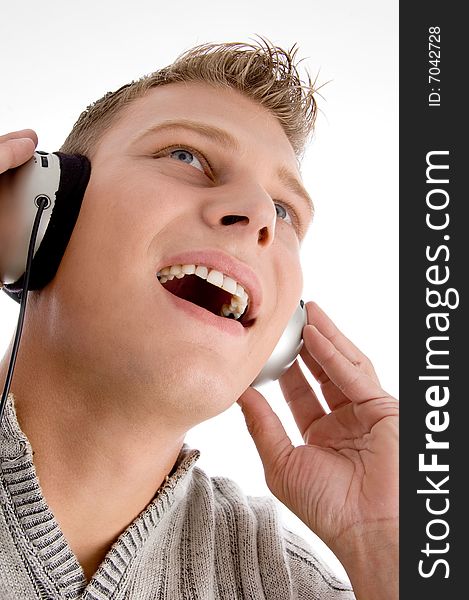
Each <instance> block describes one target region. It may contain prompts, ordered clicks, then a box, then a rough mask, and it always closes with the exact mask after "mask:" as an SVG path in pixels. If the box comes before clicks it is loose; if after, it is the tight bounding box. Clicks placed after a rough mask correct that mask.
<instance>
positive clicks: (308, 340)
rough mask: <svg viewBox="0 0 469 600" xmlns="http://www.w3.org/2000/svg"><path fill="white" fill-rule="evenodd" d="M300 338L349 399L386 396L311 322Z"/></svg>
mask: <svg viewBox="0 0 469 600" xmlns="http://www.w3.org/2000/svg"><path fill="white" fill-rule="evenodd" d="M303 339H304V342H305V346H306V347H307V348H308V352H309V353H310V354H311V356H312V358H313V359H314V360H315V361H316V363H317V364H318V365H319V366H320V367H321V368H322V370H323V371H324V373H325V374H326V375H327V377H328V378H329V380H330V381H331V382H332V383H333V384H334V385H335V386H336V387H337V388H338V389H339V390H340V392H341V393H342V394H343V395H344V396H345V397H346V398H348V399H349V400H351V401H352V402H357V403H360V402H366V401H367V400H372V399H375V398H383V397H385V396H387V395H388V394H386V392H384V390H383V389H382V388H381V386H380V385H379V384H378V383H377V382H376V381H375V380H374V379H373V378H372V377H370V376H369V375H367V374H366V373H364V372H363V371H362V370H361V369H360V368H359V367H358V366H357V365H354V364H353V363H352V362H351V361H350V360H349V359H348V358H347V357H346V356H344V355H343V354H342V353H341V352H340V351H339V350H338V349H337V348H336V347H335V346H334V344H333V343H332V342H331V341H330V340H328V339H327V337H325V336H324V335H323V334H322V333H321V332H320V331H319V330H318V329H317V328H316V327H315V326H314V325H306V327H305V328H304V330H303Z"/></svg>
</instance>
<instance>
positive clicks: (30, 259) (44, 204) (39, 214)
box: [0, 196, 50, 426]
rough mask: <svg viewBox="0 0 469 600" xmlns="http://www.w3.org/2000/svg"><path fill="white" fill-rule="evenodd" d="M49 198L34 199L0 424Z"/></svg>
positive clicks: (0, 408)
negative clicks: (43, 214)
mask: <svg viewBox="0 0 469 600" xmlns="http://www.w3.org/2000/svg"><path fill="white" fill-rule="evenodd" d="M49 202H50V200H49V198H47V197H46V196H40V197H39V198H37V200H36V206H37V207H38V209H37V213H36V217H35V219H34V224H33V229H32V232H31V238H30V240H29V248H28V258H27V260H26V271H25V274H24V284H23V292H22V295H21V304H20V314H19V317H18V324H17V326H16V333H15V341H14V343H13V350H12V351H11V358H10V364H9V366H8V373H7V376H6V380H5V387H4V388H3V393H2V399H1V401H0V426H1V424H2V419H3V413H4V411H5V404H6V400H7V398H8V393H9V391H10V385H11V380H12V379H13V371H14V368H15V363H16V355H17V354H18V348H19V346H20V339H21V332H22V330H23V321H24V314H25V311H26V300H27V297H28V288H29V276H30V273H31V264H32V262H33V255H34V246H35V244H36V238H37V232H38V229H39V223H40V221H41V217H42V213H43V212H44V209H45V208H47V206H48V205H49Z"/></svg>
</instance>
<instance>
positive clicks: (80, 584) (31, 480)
mask: <svg viewBox="0 0 469 600" xmlns="http://www.w3.org/2000/svg"><path fill="white" fill-rule="evenodd" d="M0 444H1V445H0V502H1V510H0V599H1V600H37V599H38V598H39V599H41V600H55V599H57V600H58V599H68V600H75V599H78V598H80V599H83V600H104V599H106V600H107V599H110V598H112V599H113V600H124V599H127V600H129V599H132V600H150V599H152V600H157V599H158V600H179V599H181V600H183V599H184V600H196V599H200V600H218V599H220V600H221V599H223V600H238V599H248V598H249V599H252V600H263V599H266V600H289V599H293V598H297V599H304V600H353V598H354V595H353V592H352V591H351V589H350V587H349V586H348V585H346V584H344V583H342V582H340V581H339V580H338V579H337V578H336V577H334V576H333V575H332V574H331V573H330V572H329V571H328V569H327V568H326V567H325V565H324V564H322V563H321V562H320V561H319V560H318V558H317V557H316V556H315V555H314V554H313V553H312V552H311V550H310V549H309V547H308V545H307V543H306V542H305V541H303V540H302V539H301V538H300V537H298V536H297V535H296V534H294V533H292V532H290V531H287V530H286V529H285V528H283V527H282V525H281V523H280V521H279V516H278V514H277V510H276V506H275V502H274V500H273V498H269V497H261V498H259V497H251V496H246V495H245V494H243V492H242V491H241V490H240V488H239V487H238V486H237V485H236V484H235V483H234V482H233V481H231V480H230V479H227V478H225V477H209V476H208V475H207V474H206V473H205V472H204V471H203V470H202V469H200V468H198V467H196V466H195V463H196V461H197V459H198V458H199V456H200V452H199V451H198V450H193V449H190V448H188V446H187V445H186V444H184V445H183V447H182V450H181V452H180V455H179V457H178V460H177V462H176V464H175V466H174V468H173V470H172V472H171V474H170V476H169V477H168V478H167V480H166V481H165V482H164V483H163V485H162V486H161V487H160V489H159V490H158V492H157V493H156V495H155V497H154V499H153V500H152V501H151V502H150V504H149V505H148V506H147V507H146V508H145V509H144V510H143V511H142V512H141V513H140V515H139V516H138V517H137V518H136V519H135V520H134V521H133V522H132V523H131V524H130V525H129V526H128V527H127V529H126V530H125V531H124V532H123V533H122V534H121V535H120V536H119V538H118V539H117V540H116V542H115V543H114V544H113V546H112V547H111V548H110V550H109V552H108V553H107V555H106V557H105V558H104V560H103V562H102V563H101V565H100V566H99V567H98V569H97V571H96V573H95V574H94V576H93V577H92V578H91V580H90V581H89V582H87V580H86V578H85V576H84V573H83V570H82V568H81V566H80V564H79V563H78V561H77V558H76V557H75V555H74V554H73V552H72V550H71V548H70V546H69V545H68V543H67V540H66V539H65V536H64V534H63V533H62V531H61V530H60V527H59V525H58V523H57V521H56V520H55V518H54V515H53V514H52V512H51V510H50V508H49V507H48V505H47V502H46V500H45V498H44V496H43V494H42V491H41V487H40V484H39V481H38V478H37V475H36V471H35V468H34V463H33V456H32V449H31V445H30V443H29V441H28V439H27V437H26V435H25V434H24V433H23V432H22V431H21V429H20V427H19V425H18V421H17V418H16V414H15V409H14V404H13V397H12V394H10V396H9V397H8V402H7V406H6V408H5V415H4V420H3V424H2V430H1V437H0Z"/></svg>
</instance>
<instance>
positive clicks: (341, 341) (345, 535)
mask: <svg viewBox="0 0 469 600" xmlns="http://www.w3.org/2000/svg"><path fill="white" fill-rule="evenodd" d="M306 308H307V314H308V324H307V325H306V326H305V328H304V330H303V339H304V346H303V348H302V351H301V354H300V355H301V358H302V359H303V361H304V363H305V364H306V366H307V367H308V368H309V370H310V371H311V373H312V374H313V375H314V377H315V379H316V380H317V381H318V382H319V383H320V386H321V391H322V394H323V396H324V399H325V401H326V402H327V405H328V406H329V408H330V411H331V412H329V413H326V411H325V410H324V409H323V408H322V406H321V404H320V402H319V401H318V398H317V396H316V394H315V392H314V391H313V389H312V388H311V386H310V385H309V383H308V382H307V380H306V378H305V377H304V375H303V373H302V371H301V369H300V366H299V364H298V362H297V361H295V363H294V364H293V365H292V366H291V368H290V369H289V370H288V371H287V372H286V373H285V374H284V375H283V376H282V377H281V379H280V386H281V389H282V392H283V394H284V396H285V399H286V401H287V402H288V405H289V407H290V410H291V411H292V414H293V416H294V419H295V422H296V424H297V426H298V428H299V430H300V432H301V434H302V437H303V440H304V442H305V443H304V445H301V446H298V447H296V448H295V447H294V446H293V445H292V443H291V440H290V439H289V437H288V436H287V434H286V432H285V429H284V428H283V425H282V424H281V422H280V420H279V418H278V417H277V415H276V414H275V413H274V412H273V411H272V409H271V408H270V406H269V404H268V403H267V401H266V399H265V398H264V397H263V396H262V394H260V393H259V392H258V391H257V390H255V389H253V388H248V389H247V390H246V391H245V392H244V393H243V395H242V396H241V398H240V399H239V400H238V402H239V403H240V405H241V407H242V410H243V413H244V416H245V418H246V422H247V426H248V429H249V432H250V434H251V436H252V437H253V439H254V442H255V444H256V447H257V450H258V452H259V455H260V457H261V459H262V463H263V466H264V470H265V476H266V482H267V485H268V486H269V489H270V490H271V492H272V493H273V494H274V495H275V496H276V497H277V498H278V499H279V500H280V501H281V502H282V503H283V504H285V505H286V506H287V507H288V508H289V509H290V510H291V511H292V512H294V513H295V514H296V515H297V516H298V517H299V518H300V519H301V520H302V521H303V522H304V523H306V525H307V526H308V527H309V528H310V529H311V530H312V531H314V532H315V533H316V534H317V535H319V536H320V537H321V538H322V539H323V540H324V542H325V543H326V544H327V545H328V546H329V547H330V548H331V549H332V550H333V552H335V554H336V555H337V556H338V558H339V559H340V560H341V561H342V563H343V564H344V566H345V568H346V569H347V570H348V571H349V568H348V567H350V569H351V570H352V571H353V569H354V568H355V566H354V565H358V564H360V565H361V566H363V564H364V555H365V554H367V553H369V554H370V555H371V554H374V560H373V561H372V562H370V564H373V565H374V566H375V567H376V565H375V561H376V555H377V553H378V554H379V552H380V551H381V550H383V560H384V561H385V563H386V562H387V564H384V565H383V568H387V569H390V570H391V571H392V572H393V571H394V570H396V571H397V565H396V564H394V565H393V566H392V565H390V564H389V559H391V555H390V554H389V546H390V545H392V546H393V548H394V549H395V547H397V519H398V402H397V400H396V399H394V398H392V397H391V396H389V395H388V394H387V393H386V392H385V391H384V390H383V389H382V388H381V386H380V384H379V381H378V378H377V376H376V373H375V371H374V369H373V366H372V364H371V363H370V361H369V360H368V359H367V358H366V356H364V354H362V353H361V352H360V350H358V348H356V346H354V344H352V342H351V341H350V340H348V339H347V338H346V337H345V336H344V335H343V334H342V333H341V332H340V331H339V330H338V329H337V327H336V326H335V325H334V324H333V323H332V321H331V320H330V319H329V318H328V317H327V315H326V314H325V313H324V312H323V311H322V310H321V309H320V308H319V306H317V305H316V304H314V303H312V302H309V303H308V304H307V305H306ZM386 552H388V555H387V556H388V561H386V559H385V558H384V556H386ZM358 555H360V556H358ZM365 562H366V561H365ZM357 568H358V566H357ZM395 575H396V580H397V573H396V572H395ZM349 576H350V578H351V580H352V583H354V581H353V575H352V574H351V573H350V571H349ZM396 583H397V581H396ZM354 588H355V586H354ZM355 593H356V594H357V591H355ZM360 597H368V596H367V595H366V594H365V595H363V596H360ZM370 597H372V596H370ZM379 597H380V598H384V597H385V596H383V595H382V594H381V596H379ZM386 597H388V596H386ZM389 597H393V596H389Z"/></svg>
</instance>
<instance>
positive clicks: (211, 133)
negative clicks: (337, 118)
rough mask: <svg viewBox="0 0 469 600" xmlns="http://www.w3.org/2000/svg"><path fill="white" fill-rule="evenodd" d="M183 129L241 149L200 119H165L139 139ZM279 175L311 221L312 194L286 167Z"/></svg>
mask: <svg viewBox="0 0 469 600" xmlns="http://www.w3.org/2000/svg"><path fill="white" fill-rule="evenodd" d="M182 129H184V130H189V131H193V132H194V133H197V134H198V135H200V136H202V137H204V138H206V139H208V140H209V141H211V142H215V143H216V144H218V145H220V146H221V147H222V148H224V149H225V150H229V151H231V152H239V151H240V146H239V143H238V140H237V139H236V138H235V137H234V136H232V135H231V134H230V133H228V132H227V131H225V130H224V129H220V128H219V127H216V126H214V125H207V124H206V123H199V122H198V121H191V120H189V119H178V120H177V121H175V120H166V121H163V122H162V123H158V125H154V126H152V127H150V128H149V129H147V130H146V131H145V132H144V133H143V134H142V135H141V136H139V139H140V138H141V137H144V136H146V135H148V134H150V133H164V132H172V131H174V132H176V131H178V130H182ZM277 177H278V178H279V180H280V181H281V182H282V184H283V185H284V186H285V187H286V188H287V189H288V190H290V192H292V193H293V194H296V195H297V196H299V197H300V198H302V199H303V200H304V202H306V205H307V207H308V216H309V222H311V221H312V220H313V217H314V204H313V201H312V200H311V197H310V195H309V194H308V192H307V191H306V190H305V188H304V187H303V185H302V184H301V183H300V181H299V180H298V178H297V177H295V175H294V174H293V173H292V172H291V171H289V170H288V169H287V168H286V167H280V168H279V169H278V171H277Z"/></svg>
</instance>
